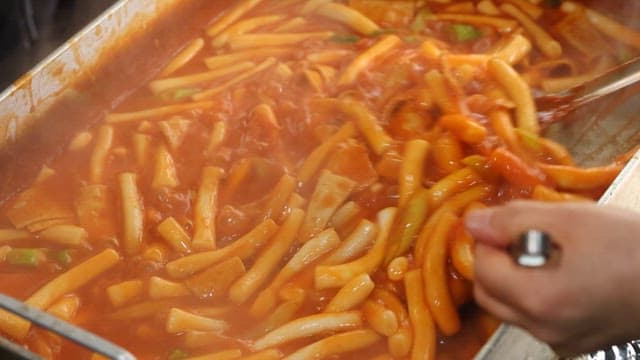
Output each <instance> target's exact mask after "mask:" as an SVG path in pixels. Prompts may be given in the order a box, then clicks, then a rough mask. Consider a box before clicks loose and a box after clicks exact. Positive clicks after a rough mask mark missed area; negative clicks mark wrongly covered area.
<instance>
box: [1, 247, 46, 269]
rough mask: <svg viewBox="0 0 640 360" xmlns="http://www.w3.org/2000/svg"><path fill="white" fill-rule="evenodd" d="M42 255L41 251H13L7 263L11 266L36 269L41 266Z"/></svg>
mask: <svg viewBox="0 0 640 360" xmlns="http://www.w3.org/2000/svg"><path fill="white" fill-rule="evenodd" d="M42 255H43V254H42V251H41V250H40V249H11V251H9V253H7V257H6V261H7V262H8V263H9V264H11V265H17V266H29V267H36V266H38V264H40V260H41V259H42V257H43V256H42Z"/></svg>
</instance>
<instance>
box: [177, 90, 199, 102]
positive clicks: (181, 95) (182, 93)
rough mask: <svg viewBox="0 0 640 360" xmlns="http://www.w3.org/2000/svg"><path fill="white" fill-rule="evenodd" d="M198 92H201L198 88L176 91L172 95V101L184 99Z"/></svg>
mask: <svg viewBox="0 0 640 360" xmlns="http://www.w3.org/2000/svg"><path fill="white" fill-rule="evenodd" d="M200 91H202V90H201V89H198V88H185V89H177V90H176V91H175V92H174V93H173V99H174V100H182V99H186V98H188V97H190V96H191V95H194V94H197V93H199V92H200Z"/></svg>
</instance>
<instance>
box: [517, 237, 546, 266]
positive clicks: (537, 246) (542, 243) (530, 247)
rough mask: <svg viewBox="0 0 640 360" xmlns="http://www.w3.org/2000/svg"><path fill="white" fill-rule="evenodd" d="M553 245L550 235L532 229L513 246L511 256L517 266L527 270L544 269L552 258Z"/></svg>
mask: <svg viewBox="0 0 640 360" xmlns="http://www.w3.org/2000/svg"><path fill="white" fill-rule="evenodd" d="M552 247H553V244H552V242H551V237H550V236H549V234H547V233H545V232H544V231H541V230H536V229H530V230H527V231H525V232H523V233H522V234H520V236H519V237H518V240H517V241H516V242H515V243H514V244H512V246H511V256H512V257H513V260H514V261H515V262H516V264H518V265H520V266H522V267H527V268H538V267H543V266H545V265H546V264H547V261H548V260H549V258H550V256H551V251H552Z"/></svg>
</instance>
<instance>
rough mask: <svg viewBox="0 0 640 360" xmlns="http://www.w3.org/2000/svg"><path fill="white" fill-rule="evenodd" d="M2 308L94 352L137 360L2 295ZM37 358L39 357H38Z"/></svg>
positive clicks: (94, 336) (66, 324) (107, 343)
mask: <svg viewBox="0 0 640 360" xmlns="http://www.w3.org/2000/svg"><path fill="white" fill-rule="evenodd" d="M0 308H2V309H4V310H7V311H9V312H12V313H14V314H16V315H18V316H20V317H22V318H24V319H26V320H29V321H31V322H33V323H34V324H37V325H40V326H42V327H43V328H45V329H47V330H49V331H51V332H53V333H56V334H58V335H60V336H62V337H65V338H67V339H69V340H71V341H73V342H75V343H77V344H79V345H82V346H84V347H86V348H87V349H90V350H91V351H93V352H96V353H99V354H101V355H104V356H106V357H108V358H110V359H114V360H136V358H135V356H133V355H132V354H131V353H129V352H128V351H127V350H125V349H123V348H121V347H119V346H117V345H115V344H113V343H111V342H109V341H107V340H105V339H103V338H101V337H99V336H97V335H95V334H93V333H91V332H89V331H86V330H83V329H81V328H79V327H77V326H75V325H71V324H69V323H67V322H65V321H62V320H60V319H58V318H56V317H54V316H52V315H49V314H47V313H46V312H44V311H41V310H38V309H36V308H33V307H31V306H28V305H26V304H25V303H23V302H20V301H18V300H16V299H14V298H12V297H9V296H6V295H4V294H0ZM36 357H37V356H36Z"/></svg>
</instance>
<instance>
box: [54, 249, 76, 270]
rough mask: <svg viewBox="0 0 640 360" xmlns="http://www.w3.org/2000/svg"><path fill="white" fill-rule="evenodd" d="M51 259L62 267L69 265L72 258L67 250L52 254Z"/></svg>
mask: <svg viewBox="0 0 640 360" xmlns="http://www.w3.org/2000/svg"><path fill="white" fill-rule="evenodd" d="M53 259H54V260H55V261H56V262H57V263H58V264H60V265H61V266H63V267H67V266H69V265H71V262H72V261H73V258H72V257H71V252H70V251H69V250H66V249H65V250H60V251H56V252H54V253H53Z"/></svg>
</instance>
